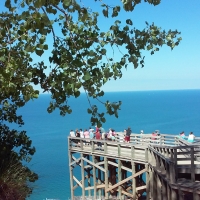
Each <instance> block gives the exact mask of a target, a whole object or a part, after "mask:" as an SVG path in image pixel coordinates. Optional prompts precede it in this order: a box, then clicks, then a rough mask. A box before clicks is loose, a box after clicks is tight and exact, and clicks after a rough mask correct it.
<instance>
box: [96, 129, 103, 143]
mask: <svg viewBox="0 0 200 200" xmlns="http://www.w3.org/2000/svg"><path fill="white" fill-rule="evenodd" d="M95 138H96V140H101V133H100V132H99V131H96V134H95ZM97 146H98V147H101V146H102V144H101V142H97Z"/></svg>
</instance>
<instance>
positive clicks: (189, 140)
mask: <svg viewBox="0 0 200 200" xmlns="http://www.w3.org/2000/svg"><path fill="white" fill-rule="evenodd" d="M194 138H195V136H194V134H193V132H190V134H189V136H188V142H194Z"/></svg>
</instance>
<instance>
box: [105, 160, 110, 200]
mask: <svg viewBox="0 0 200 200" xmlns="http://www.w3.org/2000/svg"><path fill="white" fill-rule="evenodd" d="M104 162H105V163H104V168H105V174H104V177H105V198H106V199H108V196H109V195H108V192H107V191H106V188H108V158H107V157H104Z"/></svg>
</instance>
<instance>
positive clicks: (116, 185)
mask: <svg viewBox="0 0 200 200" xmlns="http://www.w3.org/2000/svg"><path fill="white" fill-rule="evenodd" d="M146 171H147V170H146V169H143V170H141V171H139V172H137V173H136V174H134V175H132V176H130V177H128V178H126V179H124V180H123V181H120V182H119V183H117V184H115V185H113V186H112V187H109V188H108V189H106V192H109V191H110V190H112V189H114V188H116V187H118V186H119V185H122V184H124V183H126V182H127V181H129V180H131V179H133V178H135V177H137V176H139V175H140V174H143V173H144V172H146Z"/></svg>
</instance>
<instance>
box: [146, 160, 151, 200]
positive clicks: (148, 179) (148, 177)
mask: <svg viewBox="0 0 200 200" xmlns="http://www.w3.org/2000/svg"><path fill="white" fill-rule="evenodd" d="M145 168H146V169H147V171H146V200H149V199H150V173H149V166H148V164H146V166H145Z"/></svg>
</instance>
